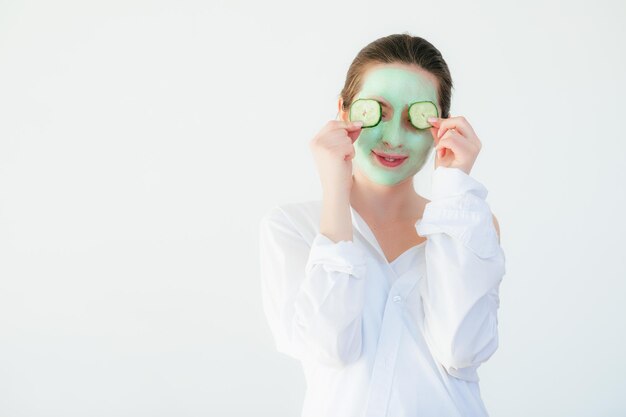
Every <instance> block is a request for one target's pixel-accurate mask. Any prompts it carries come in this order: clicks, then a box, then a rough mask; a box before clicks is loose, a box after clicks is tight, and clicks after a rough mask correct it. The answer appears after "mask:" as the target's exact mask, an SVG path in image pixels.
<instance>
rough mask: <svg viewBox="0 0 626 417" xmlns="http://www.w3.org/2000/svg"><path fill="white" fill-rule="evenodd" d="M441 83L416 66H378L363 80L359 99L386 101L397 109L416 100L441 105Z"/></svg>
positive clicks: (369, 70) (367, 73) (368, 71)
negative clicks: (438, 83) (439, 98)
mask: <svg viewBox="0 0 626 417" xmlns="http://www.w3.org/2000/svg"><path fill="white" fill-rule="evenodd" d="M436 85H437V80H436V78H435V77H434V76H433V75H432V74H430V73H429V72H427V71H425V70H422V69H419V68H417V67H414V66H411V67H409V66H406V65H391V64H384V65H377V66H374V67H372V68H370V69H368V70H367V71H366V72H365V74H364V77H363V83H362V86H361V91H360V92H359V94H358V96H357V98H383V99H386V100H387V101H388V102H389V103H390V104H391V105H392V106H393V107H397V106H400V107H403V106H405V105H407V104H409V103H413V102H416V101H432V102H434V103H436V102H437V87H436Z"/></svg>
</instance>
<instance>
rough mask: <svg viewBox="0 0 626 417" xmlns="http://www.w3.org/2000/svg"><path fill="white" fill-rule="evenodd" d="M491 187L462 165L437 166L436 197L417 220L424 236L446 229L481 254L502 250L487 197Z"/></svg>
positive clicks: (489, 255) (433, 197)
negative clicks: (470, 173) (459, 166)
mask: <svg viewBox="0 0 626 417" xmlns="http://www.w3.org/2000/svg"><path fill="white" fill-rule="evenodd" d="M487 193H488V192H487V188H485V186H484V185H483V184H481V183H480V182H478V181H477V180H476V179H474V178H472V177H471V176H470V175H468V174H466V173H465V172H464V171H463V170H461V169H459V168H449V167H442V166H440V167H437V169H436V170H435V171H434V173H433V191H432V194H433V195H432V201H431V202H429V203H428V204H426V207H425V208H424V213H423V215H422V218H421V219H419V220H418V221H417V223H416V229H417V232H418V234H419V235H420V236H428V235H430V234H434V233H445V234H447V235H449V236H451V237H453V238H455V239H457V240H458V241H460V242H462V243H463V245H465V246H466V247H467V248H468V249H470V250H471V251H472V252H474V253H475V254H476V255H478V256H479V257H480V258H489V257H492V256H494V255H495V254H496V252H497V251H498V236H497V232H496V230H495V226H494V225H493V215H492V213H491V209H490V208H489V205H488V204H487V201H486V200H485V199H486V197H487Z"/></svg>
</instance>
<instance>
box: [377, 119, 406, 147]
mask: <svg viewBox="0 0 626 417" xmlns="http://www.w3.org/2000/svg"><path fill="white" fill-rule="evenodd" d="M383 123H385V129H384V130H383V142H384V143H385V144H386V145H387V146H388V147H389V148H392V149H395V148H397V147H402V146H404V143H405V141H406V134H407V132H406V131H405V129H404V128H403V127H402V114H394V116H393V118H392V119H391V120H389V121H386V122H383Z"/></svg>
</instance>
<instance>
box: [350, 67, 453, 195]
mask: <svg viewBox="0 0 626 417" xmlns="http://www.w3.org/2000/svg"><path fill="white" fill-rule="evenodd" d="M359 98H373V99H377V100H378V101H379V102H381V104H382V105H383V114H382V116H383V117H382V120H381V121H380V123H379V124H378V125H377V126H374V127H371V128H365V129H362V130H361V133H360V135H359V137H358V139H357V140H356V141H355V142H354V150H355V156H354V159H353V160H352V162H353V165H354V167H355V169H358V170H360V171H361V172H363V173H364V174H365V175H366V176H367V177H368V178H370V179H371V180H372V181H374V182H376V183H378V184H382V185H395V184H397V183H399V182H401V181H403V180H404V179H406V178H408V177H411V176H413V175H415V174H417V172H418V171H419V170H420V169H422V167H423V166H424V164H425V163H426V160H427V158H428V154H429V152H430V150H431V149H432V146H433V143H434V141H433V137H432V134H431V133H430V129H421V130H420V129H417V128H416V127H414V126H413V125H411V123H410V121H409V116H408V106H409V105H410V104H411V103H414V102H416V101H432V102H433V103H437V91H436V87H435V85H434V84H433V81H431V79H430V78H428V76H427V75H425V74H424V73H423V72H419V73H418V72H416V71H412V70H410V69H404V68H399V67H393V66H389V65H384V66H377V67H374V68H372V69H370V70H369V71H368V72H367V73H366V74H365V79H364V82H363V86H362V88H361V91H360V92H359V94H357V96H356V97H354V99H353V102H354V101H356V100H357V99H359ZM385 102H386V103H388V104H389V106H390V107H386V106H385V104H384V103H385ZM437 111H438V112H439V114H441V109H439V106H438V105H437ZM384 142H386V143H387V144H385V143H384ZM374 151H379V152H383V153H387V154H400V155H404V156H407V158H406V159H405V160H404V161H402V163H401V164H400V165H398V166H394V167H390V166H385V165H384V163H383V162H381V161H380V160H379V157H378V156H376V154H375V153H374Z"/></svg>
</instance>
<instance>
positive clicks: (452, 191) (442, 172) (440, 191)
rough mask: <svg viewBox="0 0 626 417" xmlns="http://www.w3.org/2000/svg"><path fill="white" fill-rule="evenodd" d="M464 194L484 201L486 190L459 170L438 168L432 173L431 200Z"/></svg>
mask: <svg viewBox="0 0 626 417" xmlns="http://www.w3.org/2000/svg"><path fill="white" fill-rule="evenodd" d="M465 193H470V194H473V195H474V196H476V197H478V198H481V199H483V200H485V199H486V198H487V193H488V191H487V188H485V186H484V185H482V184H481V183H480V182H478V181H477V180H476V179H474V178H473V177H471V176H470V175H468V174H466V173H465V171H463V170H462V169H460V168H450V167H444V166H439V167H437V169H435V171H434V172H433V178H432V197H433V200H439V199H441V198H446V197H452V196H455V195H462V194H465Z"/></svg>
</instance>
